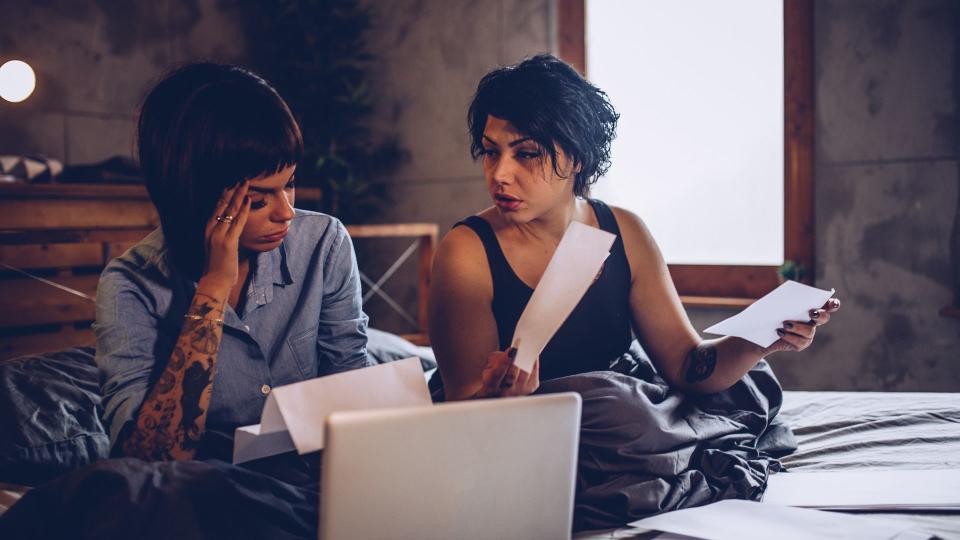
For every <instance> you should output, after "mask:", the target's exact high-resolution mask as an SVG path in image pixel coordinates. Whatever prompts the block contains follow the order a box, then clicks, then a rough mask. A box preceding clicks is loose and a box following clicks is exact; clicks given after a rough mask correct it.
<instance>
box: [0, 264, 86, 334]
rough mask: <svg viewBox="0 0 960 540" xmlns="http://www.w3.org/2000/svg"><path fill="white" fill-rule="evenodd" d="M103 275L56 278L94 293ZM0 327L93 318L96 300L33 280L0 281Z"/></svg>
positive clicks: (82, 290) (79, 289) (81, 289)
mask: <svg viewBox="0 0 960 540" xmlns="http://www.w3.org/2000/svg"><path fill="white" fill-rule="evenodd" d="M99 278H100V276H97V275H90V276H73V277H55V278H53V279H51V281H54V282H56V283H59V284H61V285H65V286H67V287H70V288H72V289H76V290H78V291H80V292H82V293H85V294H88V295H90V296H94V295H95V294H96V292H97V281H98V280H99ZM0 298H3V302H2V304H0V326H3V327H7V328H9V327H18V326H30V325H37V324H48V323H65V322H79V321H92V320H93V319H94V305H93V302H92V301H90V300H88V299H86V298H81V297H79V296H76V295H74V294H70V293H68V292H66V291H62V290H60V289H57V288H55V287H52V286H50V285H48V284H46V283H42V282H40V281H36V280H33V279H28V278H24V279H8V280H2V281H0Z"/></svg>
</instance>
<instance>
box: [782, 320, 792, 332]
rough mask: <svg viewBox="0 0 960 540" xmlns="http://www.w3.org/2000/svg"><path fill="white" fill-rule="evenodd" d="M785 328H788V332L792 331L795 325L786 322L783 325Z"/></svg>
mask: <svg viewBox="0 0 960 540" xmlns="http://www.w3.org/2000/svg"><path fill="white" fill-rule="evenodd" d="M783 327H784V328H786V329H787V330H790V329H791V328H793V323H788V322H785V323H783Z"/></svg>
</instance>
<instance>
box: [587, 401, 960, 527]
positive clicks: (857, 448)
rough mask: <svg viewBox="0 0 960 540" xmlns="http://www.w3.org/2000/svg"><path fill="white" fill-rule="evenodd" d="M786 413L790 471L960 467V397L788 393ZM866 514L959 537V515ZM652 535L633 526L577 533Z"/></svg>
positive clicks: (784, 405)
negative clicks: (792, 441)
mask: <svg viewBox="0 0 960 540" xmlns="http://www.w3.org/2000/svg"><path fill="white" fill-rule="evenodd" d="M780 415H781V417H782V418H783V419H785V420H786V421H787V424H788V425H790V426H791V428H792V429H793V432H794V434H795V436H796V438H797V443H798V445H799V448H798V450H797V451H795V452H793V453H792V454H790V455H788V456H785V457H783V458H781V461H782V463H783V464H784V466H785V467H786V468H787V470H788V471H825V470H840V469H847V470H850V469H860V470H864V469H901V470H916V469H960V393H918V392H909V393H908V392H900V393H895V392H790V391H787V392H784V404H783V408H782V409H781V411H780ZM781 474H782V473H781ZM861 515H871V516H874V517H875V518H876V519H895V520H898V521H906V522H910V523H912V524H914V525H915V527H916V528H917V529H919V530H922V531H924V532H927V533H929V534H932V535H937V536H939V537H940V538H944V539H960V512H955V513H949V512H883V513H870V514H861ZM647 537H648V536H646V535H642V534H638V532H637V530H636V529H633V528H631V527H623V528H620V529H615V530H605V531H597V532H586V533H581V534H577V535H575V536H574V538H577V539H578V540H599V539H601V538H610V539H614V538H617V539H626V538H647Z"/></svg>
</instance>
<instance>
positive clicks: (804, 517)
mask: <svg viewBox="0 0 960 540" xmlns="http://www.w3.org/2000/svg"><path fill="white" fill-rule="evenodd" d="M630 526H631V527H633V528H637V529H646V530H650V531H662V532H665V533H670V534H668V535H667V536H665V537H668V538H676V536H675V535H684V536H686V537H691V538H701V539H704V540H769V539H770V538H776V539H777V540H830V539H837V540H891V539H893V538H901V536H900V535H902V534H903V533H905V532H911V531H909V529H910V525H909V524H906V523H899V522H896V521H891V520H885V519H884V520H880V519H871V518H869V517H861V516H851V515H847V514H837V513H834V512H821V511H819V510H807V509H804V508H791V507H788V506H777V505H772V504H771V505H765V504H762V503H757V502H753V501H742V500H737V499H728V500H724V501H719V502H715V503H713V504H708V505H706V506H700V507H697V508H686V509H683V510H674V511H673V512H665V513H663V514H659V515H656V516H653V517H650V518H646V519H641V520H639V521H634V522H633V523H631V524H630ZM631 532H633V531H631ZM909 537H910V538H913V537H914V536H912V535H910V536H909ZM657 538H660V537H659V536H658V537H657ZM921 538H926V536H921Z"/></svg>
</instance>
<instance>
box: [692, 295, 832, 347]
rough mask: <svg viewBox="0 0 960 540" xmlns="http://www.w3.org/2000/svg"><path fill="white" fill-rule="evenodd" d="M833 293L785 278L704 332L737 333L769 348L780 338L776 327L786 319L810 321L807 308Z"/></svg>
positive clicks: (813, 307) (820, 304) (733, 334)
mask: <svg viewBox="0 0 960 540" xmlns="http://www.w3.org/2000/svg"><path fill="white" fill-rule="evenodd" d="M833 293H834V290H833V289H830V290H829V291H824V290H822V289H817V288H816V287H810V286H809V285H804V284H802V283H797V282H796V281H785V282H784V283H783V284H782V285H780V286H779V287H777V288H776V289H774V290H772V291H770V293H769V294H767V295H766V296H764V297H763V298H761V299H759V300H757V301H756V302H754V303H753V304H750V305H749V306H748V307H747V308H746V309H744V310H743V311H741V312H740V313H737V314H736V315H734V316H733V317H730V318H729V319H726V320H724V321H720V322H719V323H717V324H715V325H713V326H711V327H710V328H707V329H706V330H704V332H708V333H710V334H717V335H721V336H736V337H739V338H743V339H745V340H747V341H750V342H752V343H755V344H757V345H759V346H761V347H769V346H770V345H773V343H774V342H775V341H777V340H778V339H780V336H778V335H777V329H778V328H782V327H783V323H784V322H785V321H809V320H810V310H811V309H818V308H821V307H823V304H825V303H826V301H827V300H829V299H830V297H831V296H833Z"/></svg>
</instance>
